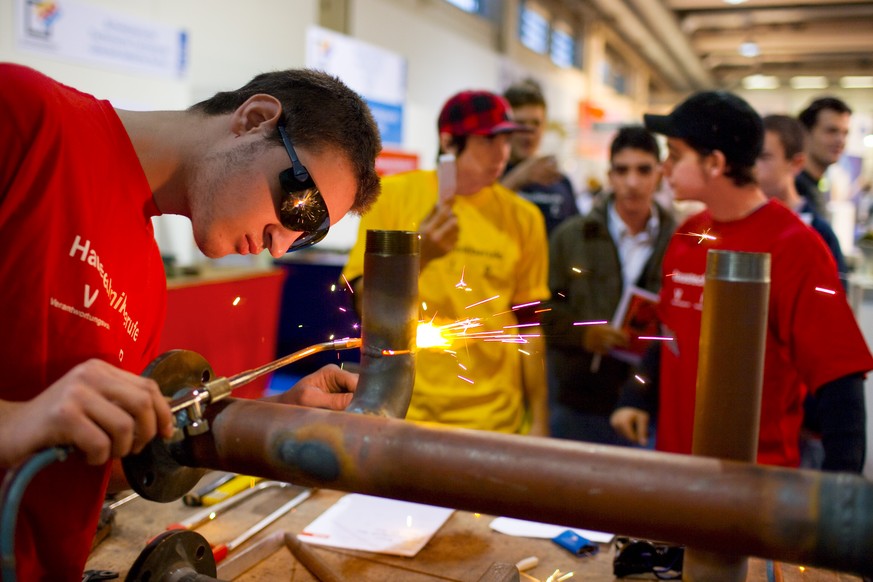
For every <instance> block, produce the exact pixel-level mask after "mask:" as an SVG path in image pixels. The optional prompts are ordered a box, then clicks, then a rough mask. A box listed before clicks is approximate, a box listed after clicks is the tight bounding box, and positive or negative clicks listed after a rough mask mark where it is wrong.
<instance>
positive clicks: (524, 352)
mask: <svg viewBox="0 0 873 582" xmlns="http://www.w3.org/2000/svg"><path fill="white" fill-rule="evenodd" d="M518 351H520V352H521V353H523V354H524V355H525V356H529V355H530V352H526V351H524V350H523V349H521V348H518Z"/></svg>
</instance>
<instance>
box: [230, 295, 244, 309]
mask: <svg viewBox="0 0 873 582" xmlns="http://www.w3.org/2000/svg"><path fill="white" fill-rule="evenodd" d="M240 301H242V298H241V297H239V296H237V297H234V299H233V301H232V302H231V303H232V304H233V306H234V307H236V306H237V305H239V302H240Z"/></svg>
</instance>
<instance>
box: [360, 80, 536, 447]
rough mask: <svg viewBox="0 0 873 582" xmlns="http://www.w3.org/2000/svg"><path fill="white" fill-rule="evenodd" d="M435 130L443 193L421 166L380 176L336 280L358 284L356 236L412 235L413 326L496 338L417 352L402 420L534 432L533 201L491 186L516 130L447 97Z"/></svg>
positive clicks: (496, 102) (483, 108) (495, 107)
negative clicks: (416, 269)
mask: <svg viewBox="0 0 873 582" xmlns="http://www.w3.org/2000/svg"><path fill="white" fill-rule="evenodd" d="M438 129H439V151H440V154H453V155H454V156H455V158H456V168H457V170H456V173H455V176H454V178H455V180H454V182H455V188H454V191H453V192H450V193H449V194H450V195H449V196H442V197H441V196H440V195H439V190H440V187H439V184H438V179H437V172H435V171H433V170H431V171H423V170H416V171H413V172H407V173H404V174H398V175H394V176H389V177H387V178H384V179H383V180H382V195H381V196H380V198H379V200H378V201H377V202H376V204H375V205H374V206H373V209H372V210H371V211H370V212H369V213H368V214H367V215H366V216H364V217H363V218H362V219H361V224H360V230H359V234H358V240H357V244H356V245H355V247H354V248H353V249H352V252H351V255H350V256H349V261H348V264H347V265H346V267H345V269H344V271H343V275H344V276H345V277H346V279H348V280H349V281H350V282H352V285H353V286H355V287H356V288H357V289H358V290H359V289H360V288H361V285H362V283H363V281H362V278H361V277H362V275H363V258H364V242H365V238H366V237H365V236H364V233H366V231H367V230H369V229H381V230H384V229H392V230H394V229H399V230H412V231H418V232H419V233H421V277H420V280H419V292H420V295H421V300H422V305H423V311H422V319H425V320H431V319H434V318H435V319H434V324H437V325H439V324H445V323H449V322H455V321H459V320H468V319H470V320H471V327H470V328H469V329H468V330H467V334H474V333H476V332H482V331H497V332H499V333H500V334H501V335H502V341H485V340H483V339H482V338H481V337H480V338H476V339H465V340H463V341H462V340H455V342H454V345H453V346H452V347H451V348H449V349H448V350H442V349H440V350H434V349H429V350H428V349H426V350H420V351H419V352H418V354H417V359H416V370H415V372H416V377H415V390H414V391H413V394H412V402H411V404H410V407H409V412H408V414H407V418H408V419H411V420H421V421H433V422H441V423H445V424H451V425H455V426H461V427H466V428H475V429H484V430H494V431H500V432H506V433H519V432H526V431H529V432H530V433H531V434H537V435H543V436H545V435H547V434H548V418H547V416H548V411H547V406H546V380H545V372H544V370H545V365H544V362H543V358H544V350H543V348H542V346H543V342H542V338H541V337H539V336H538V334H539V331H538V330H539V328H538V327H536V323H537V322H536V319H535V314H534V312H535V311H536V309H537V307H536V305H535V303H536V302H539V301H543V300H545V299H548V297H549V289H548V285H547V270H548V256H547V250H546V234H545V225H544V220H543V216H542V213H541V212H540V211H539V209H538V208H537V207H536V206H535V205H533V204H532V203H530V202H528V201H526V200H524V199H523V198H521V197H520V196H518V195H516V194H515V193H514V192H512V191H511V190H508V189H507V188H505V187H503V186H501V185H500V183H499V182H498V180H499V178H500V176H501V175H502V174H503V170H504V167H505V166H506V162H507V160H508V159H509V147H510V144H509V135H510V134H511V133H512V132H515V131H525V129H524V128H523V127H522V126H521V125H519V124H517V123H515V122H514V121H512V119H511V117H510V108H509V105H508V103H507V102H506V101H505V100H504V99H503V98H502V97H500V96H499V95H496V94H494V93H491V92H488V91H463V92H461V93H458V94H456V95H455V96H453V97H452V98H451V99H449V100H448V101H447V102H446V104H445V105H444V106H443V108H442V111H441V113H440V115H439V121H438ZM444 186H445V184H444ZM357 296H360V294H357ZM522 305H527V306H526V307H520V306H522ZM528 324H531V325H528ZM476 325H479V327H475V326H476ZM516 334H517V335H516ZM534 336H536V337H534ZM513 342H525V343H521V344H519V343H513ZM526 413H528V415H529V416H527V415H526Z"/></svg>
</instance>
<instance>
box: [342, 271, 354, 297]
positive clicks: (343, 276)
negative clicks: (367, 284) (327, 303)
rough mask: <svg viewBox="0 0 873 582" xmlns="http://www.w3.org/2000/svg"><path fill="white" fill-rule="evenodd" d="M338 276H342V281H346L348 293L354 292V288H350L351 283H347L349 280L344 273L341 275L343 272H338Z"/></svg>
mask: <svg viewBox="0 0 873 582" xmlns="http://www.w3.org/2000/svg"><path fill="white" fill-rule="evenodd" d="M340 277H342V278H343V281H345V283H346V287H348V288H349V292H350V293H354V292H355V290H354V289H352V285H351V283H349V280H348V279H346V276H345V275H343V274H342V273H340Z"/></svg>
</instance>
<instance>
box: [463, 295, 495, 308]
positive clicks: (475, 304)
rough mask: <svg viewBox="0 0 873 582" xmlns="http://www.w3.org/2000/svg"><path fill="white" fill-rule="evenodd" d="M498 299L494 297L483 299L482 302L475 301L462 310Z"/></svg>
mask: <svg viewBox="0 0 873 582" xmlns="http://www.w3.org/2000/svg"><path fill="white" fill-rule="evenodd" d="M498 297H500V295H495V296H494V297H489V298H488V299H483V300H482V301H477V302H476V303H471V304H470V305H468V306H467V307H465V308H464V309H470V308H471V307H476V306H477V305H482V304H483V303H488V302H489V301H494V300H495V299H497V298H498Z"/></svg>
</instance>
